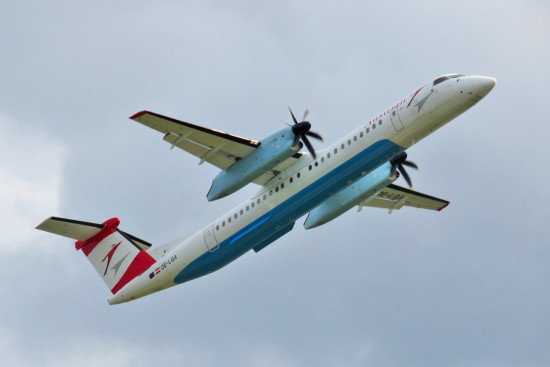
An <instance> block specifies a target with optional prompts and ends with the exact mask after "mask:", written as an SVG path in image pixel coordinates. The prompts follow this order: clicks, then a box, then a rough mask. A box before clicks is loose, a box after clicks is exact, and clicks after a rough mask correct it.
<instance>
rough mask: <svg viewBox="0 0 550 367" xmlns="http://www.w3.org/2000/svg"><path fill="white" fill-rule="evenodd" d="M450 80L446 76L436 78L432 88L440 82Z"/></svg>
mask: <svg viewBox="0 0 550 367" xmlns="http://www.w3.org/2000/svg"><path fill="white" fill-rule="evenodd" d="M448 79H450V78H449V77H448V76H446V75H444V76H440V77H439V78H437V79H436V80H434V86H436V85H438V84H439V83H441V82H444V81H445V80H448Z"/></svg>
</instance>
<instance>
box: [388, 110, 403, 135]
mask: <svg viewBox="0 0 550 367" xmlns="http://www.w3.org/2000/svg"><path fill="white" fill-rule="evenodd" d="M390 119H391V124H392V125H393V128H394V129H395V131H401V130H403V128H404V126H403V122H401V118H400V117H399V111H398V110H397V108H395V109H393V110H392V111H391V112H390Z"/></svg>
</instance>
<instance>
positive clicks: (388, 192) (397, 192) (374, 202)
mask: <svg viewBox="0 0 550 367" xmlns="http://www.w3.org/2000/svg"><path fill="white" fill-rule="evenodd" d="M447 205H449V201H447V200H443V199H439V198H436V197H433V196H429V195H426V194H422V193H420V192H416V191H413V190H409V189H406V188H404V187H401V186H397V185H394V184H390V185H388V186H387V187H385V188H383V189H382V190H380V191H378V192H377V193H376V194H374V195H373V196H371V197H370V198H368V199H366V200H365V201H363V202H361V203H360V204H359V209H361V208H362V207H363V206H369V207H373V208H385V209H389V211H390V213H391V211H392V210H399V209H401V208H402V207H404V206H411V207H415V208H421V209H429V210H437V211H441V210H443V209H444V208H445V207H447Z"/></svg>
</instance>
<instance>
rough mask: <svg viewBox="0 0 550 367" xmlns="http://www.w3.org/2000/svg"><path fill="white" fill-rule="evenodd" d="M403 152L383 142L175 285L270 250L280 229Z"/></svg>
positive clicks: (189, 269)
mask: <svg viewBox="0 0 550 367" xmlns="http://www.w3.org/2000/svg"><path fill="white" fill-rule="evenodd" d="M403 150H404V148H403V147H400V146H399V145H397V144H395V143H393V142H391V141H389V140H380V141H378V142H376V143H374V144H372V145H371V146H370V147H368V148H366V149H364V150H363V151H361V152H360V153H358V154H357V155H355V156H354V157H352V158H350V159H349V160H347V161H346V162H344V163H342V164H341V165H340V166H338V167H336V168H335V169H333V170H332V171H330V172H328V173H327V174H326V175H324V176H323V177H320V178H319V179H318V180H316V181H315V182H312V183H311V185H309V186H307V187H305V188H304V189H302V190H301V191H299V192H297V193H296V194H295V195H293V196H291V197H290V198H288V199H287V200H286V201H284V202H283V203H281V204H280V205H278V206H276V207H275V208H273V209H272V210H270V211H269V212H267V213H266V214H264V215H262V216H261V217H260V218H258V219H256V220H255V221H254V222H252V223H250V224H249V225H247V226H246V227H244V228H243V229H241V230H240V231H238V232H236V233H235V234H233V235H231V236H229V237H228V238H227V239H225V240H224V241H222V242H221V243H220V244H219V248H218V249H217V250H216V251H214V252H206V253H204V254H203V255H201V256H199V257H198V258H197V259H195V260H193V261H192V262H191V263H190V264H189V265H187V266H186V267H185V269H183V270H182V271H181V272H180V273H179V274H178V275H177V276H176V277H175V279H174V283H176V284H179V283H184V282H187V281H189V280H192V279H195V278H198V277H200V276H203V275H206V274H209V273H211V272H213V271H216V270H218V269H220V268H222V267H223V266H225V265H227V264H228V263H230V262H231V261H233V260H235V259H236V258H238V257H239V256H241V255H243V254H244V253H246V252H248V251H249V250H250V249H252V248H253V247H254V246H256V245H258V244H259V243H262V245H263V247H265V246H267V244H266V243H265V239H266V238H270V237H272V238H274V240H275V239H277V238H279V237H277V236H272V235H273V233H275V232H277V230H279V228H284V227H286V226H288V225H289V224H291V223H293V222H295V221H296V220H297V219H298V218H300V217H301V216H303V215H304V214H306V213H308V212H309V211H310V210H311V209H313V208H314V207H316V206H317V205H319V204H320V203H322V202H323V201H325V200H326V199H327V198H328V197H329V196H330V195H332V194H334V193H336V192H338V191H340V190H342V189H343V188H344V187H346V185H347V184H348V181H350V180H351V181H356V180H357V179H359V178H360V177H362V176H361V173H362V172H367V173H368V172H370V171H372V170H374V169H375V168H376V167H378V166H380V165H381V164H383V163H385V162H387V161H388V160H389V159H390V158H391V157H393V156H395V155H396V154H398V153H400V152H402V151H403ZM314 169H315V168H314Z"/></svg>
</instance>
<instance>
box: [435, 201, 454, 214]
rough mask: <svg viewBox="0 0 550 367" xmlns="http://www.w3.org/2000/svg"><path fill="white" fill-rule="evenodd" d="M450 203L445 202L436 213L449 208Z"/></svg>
mask: <svg viewBox="0 0 550 367" xmlns="http://www.w3.org/2000/svg"><path fill="white" fill-rule="evenodd" d="M450 203H451V202H450V201H447V202H446V203H445V204H444V205H443V206H442V207H441V208H439V209H437V211H438V212H440V211H442V210H443V209H445V208H446V207H448V206H449V204H450Z"/></svg>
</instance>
